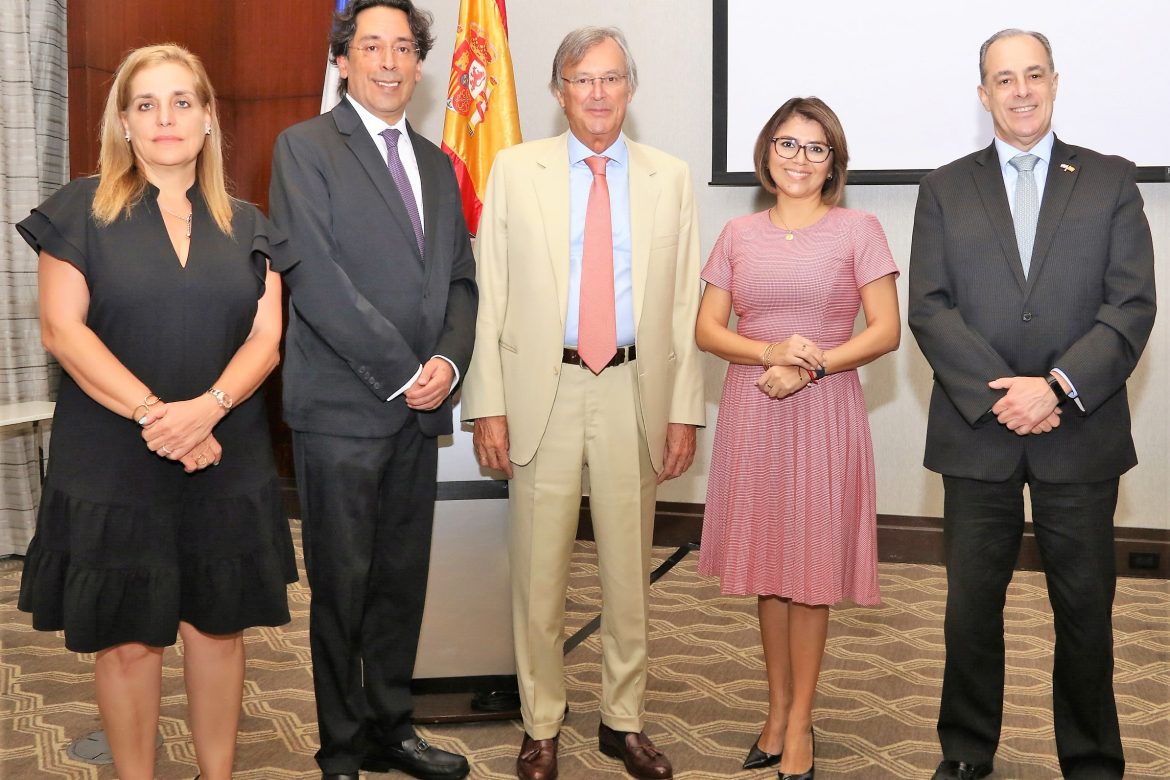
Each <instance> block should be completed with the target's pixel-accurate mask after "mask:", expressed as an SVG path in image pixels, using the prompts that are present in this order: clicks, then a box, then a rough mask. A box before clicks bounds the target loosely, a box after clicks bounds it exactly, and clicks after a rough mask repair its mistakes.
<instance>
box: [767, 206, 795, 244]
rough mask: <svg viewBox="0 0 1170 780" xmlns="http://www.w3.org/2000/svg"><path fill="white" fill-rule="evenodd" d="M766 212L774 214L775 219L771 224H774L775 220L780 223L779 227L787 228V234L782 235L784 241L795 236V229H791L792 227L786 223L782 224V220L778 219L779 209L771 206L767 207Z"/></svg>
mask: <svg viewBox="0 0 1170 780" xmlns="http://www.w3.org/2000/svg"><path fill="white" fill-rule="evenodd" d="M768 214H769V215H772V214H774V215H775V217H776V219H775V220H774V222H773V224H775V222H779V223H780V227H781V228H782V229H784V230H787V231H788V235H786V236H784V240H785V241H791V240H792V239H794V238H796V235H795V233H796V231H795V230H793V229H792V228H790V227H788V225H785V224H784V220H782V219H780V212H779V211H778V210H777V209H776V207H775V206H773V207H772V208H770V209H768Z"/></svg>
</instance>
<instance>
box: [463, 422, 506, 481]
mask: <svg viewBox="0 0 1170 780" xmlns="http://www.w3.org/2000/svg"><path fill="white" fill-rule="evenodd" d="M471 445H472V447H473V448H474V449H475V459H476V460H478V461H479V465H481V466H485V467H487V468H489V469H495V470H496V471H502V472H504V474H505V475H506V476H507V477H508V479H511V478H512V461H510V460H508V418H507V417H505V416H503V415H502V414H501V415H499V416H496V417H480V418H479V419H477V420H476V421H475V429H474V432H473V433H472V435H471Z"/></svg>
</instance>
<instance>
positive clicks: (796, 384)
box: [756, 333, 825, 398]
mask: <svg viewBox="0 0 1170 780" xmlns="http://www.w3.org/2000/svg"><path fill="white" fill-rule="evenodd" d="M764 354H765V355H766V358H765V359H764V361H763V362H765V363H770V364H771V367H770V368H766V369H765V371H764V373H763V374H762V375H761V376H760V378H759V379H758V380H757V381H756V387H758V388H759V389H760V392H761V393H763V394H764V395H767V396H769V397H770V398H785V397H787V396H789V395H792V394H793V393H795V392H796V391H797V390H800V389H801V388H802V387H805V386H806V385H808V384H809V382H810V379H809V376H808V374H807V373H806V370H807V371H816V370H817V369H818V368H823V367H824V365H825V351H824V350H823V349H821V348H820V347H818V346H817V345H816V344H814V343H813V342H811V341H809V340H808V339H806V338H805V337H804V336H801V335H800V334H799V333H794V334H792V335H791V336H790V337H788V338H787V339H785V340H784V341H778V342H776V343H775V344H772V345H771V346H770V347H769V348H768V349H767V350H766V351H765V353H764Z"/></svg>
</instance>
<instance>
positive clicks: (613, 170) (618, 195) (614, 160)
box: [565, 133, 634, 347]
mask: <svg viewBox="0 0 1170 780" xmlns="http://www.w3.org/2000/svg"><path fill="white" fill-rule="evenodd" d="M593 154H594V152H593V151H592V150H591V149H589V148H588V147H586V146H585V144H583V143H581V142H580V141H578V140H577V137H576V136H574V135H573V134H572V133H569V297H568V311H567V312H566V313H565V345H566V346H569V347H576V346H577V326H578V323H579V322H580V313H581V254H582V250H583V249H584V247H585V209H586V207H587V206H588V204H589V188H590V187H592V186H593V173H592V172H591V171H590V170H589V166H588V165H586V164H585V158H586V157H592V156H593ZM601 156H603V157H608V158H609V162H608V163H607V164H606V166H605V179H606V183H607V184H608V185H609V213H610V221H611V225H612V229H613V292H614V306H615V308H614V313H615V315H616V317H617V345H618V346H619V347H627V346H630V345H631V344H633V343H634V289H633V275H632V273H631V269H630V257H631V251H630V250H631V246H632V244H631V240H630V150H629V148H628V147H627V146H626V137H625V135H624V134H619V135H618V138H617V140H616V141H614V142H613V145H612V146H610V147H609V148H608V149H606V150H605V151H604V152H602V153H601Z"/></svg>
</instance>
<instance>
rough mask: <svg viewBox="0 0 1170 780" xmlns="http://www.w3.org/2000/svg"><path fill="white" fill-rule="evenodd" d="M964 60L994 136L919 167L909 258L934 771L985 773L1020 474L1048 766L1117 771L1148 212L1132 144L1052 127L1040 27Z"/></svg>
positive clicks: (1052, 77)
mask: <svg viewBox="0 0 1170 780" xmlns="http://www.w3.org/2000/svg"><path fill="white" fill-rule="evenodd" d="M979 67H980V79H981V83H980V85H979V88H978V93H979V99H980V100H981V101H982V103H983V106H984V107H985V108H986V109H987V110H988V111H989V112H990V113H991V116H992V120H993V123H994V127H995V140H994V142H993V143H992V144H991V145H990V146H988V147H987V148H985V149H983V150H981V151H978V152H975V153H974V154H971V155H968V156H967V157H963V158H962V159H959V160H956V161H955V162H953V163H950V164H949V165H945V166H943V167H942V168H939V169H938V170H937V171H934V172H933V173H931V174H930V175H928V176H927V177H925V178H924V179H923V180H922V184H921V188H920V190H919V196H918V207H917V213H916V215H915V221H914V239H913V247H912V250H911V258H910V306H909V323H910V328H911V330H913V332H914V335H915V337H916V338H917V340H918V344H919V346H920V347H921V348H922V352H923V353H924V354H925V355H926V358H927V360H928V361H929V362H930V365H931V367H932V368H933V369H934V377H935V382H934V392H933V394H932V396H931V402H930V416H929V421H928V428H927V441H926V458H925V465H926V467H927V468H929V469H931V470H933V471H937V472H940V473H941V474H942V475H943V485H944V488H945V494H946V495H945V507H944V518H943V523H944V542H945V548H946V563H947V582H948V594H947V611H946V623H945V640H946V668H945V671H944V676H943V690H942V702H941V708H940V712H939V718H938V734H939V740H940V742H941V744H942V750H943V758H944V760H943V761H942V763H940V764H939V766H938V769H937V770H936V771H935V774H934V778H935V780H950V779H952V778H958V779H959V780H972V779H973V778H981V777H985V776H987V775H988V774H990V773H991V772H992V768H993V758H994V756H995V752H996V748H997V746H998V742H999V734H1000V724H1001V720H1002V713H1003V685H1004V635H1003V626H1004V622H1003V607H1004V599H1005V593H1006V590H1007V586H1008V583H1009V582H1010V581H1011V577H1012V570H1013V567H1014V564H1015V562H1016V558H1017V554H1018V552H1019V549H1020V540H1021V536H1022V532H1023V528H1024V506H1023V496H1022V490H1023V486H1024V485H1025V484H1027V485H1028V487H1029V492H1030V495H1031V502H1032V522H1033V528H1034V531H1035V536H1036V542H1037V545H1038V546H1039V549H1040V553H1041V557H1042V559H1043V562H1044V570H1045V575H1046V577H1047V582H1048V591H1049V599H1050V602H1051V604H1052V609H1053V613H1054V618H1055V628H1056V652H1055V657H1054V659H1053V672H1052V677H1053V681H1052V697H1053V714H1054V721H1055V727H1056V743H1057V754H1058V757H1059V760H1060V767H1061V771H1062V772H1063V774H1064V776H1065V777H1067V778H1077V779H1079V780H1087V779H1088V778H1093V780H1100V779H1101V778H1120V777H1121V776H1122V772H1123V770H1124V767H1125V761H1124V757H1123V755H1122V748H1121V738H1120V735H1119V728H1118V720H1117V707H1116V704H1115V701H1114V696H1113V636H1112V606H1113V594H1114V587H1115V580H1116V572H1115V566H1114V557H1113V556H1114V553H1113V513H1114V510H1115V508H1116V504H1117V492H1118V482H1119V477H1120V475H1121V474H1123V473H1124V472H1126V471H1127V470H1129V469H1130V468H1132V467H1133V466H1134V465H1135V464H1136V463H1137V455H1136V453H1135V450H1134V445H1133V439H1132V438H1131V436H1130V416H1129V402H1128V399H1127V396H1126V380H1127V379H1128V378H1129V376H1130V374H1131V373H1132V372H1133V370H1134V367H1135V366H1136V364H1137V361H1138V358H1139V357H1140V356H1141V353H1142V350H1143V348H1144V347H1145V344H1146V339H1147V338H1148V336H1149V334H1150V330H1151V328H1152V326H1153V322H1154V312H1155V303H1154V258H1153V245H1152V241H1151V237H1150V229H1149V225H1148V224H1147V221H1146V217H1145V214H1144V211H1143V206H1142V198H1141V194H1140V192H1139V191H1138V187H1137V185H1136V183H1135V178H1134V166H1133V164H1132V163H1130V162H1129V161H1127V160H1124V159H1121V158H1119V157H1109V156H1105V155H1102V154H1098V153H1097V152H1093V151H1091V150H1089V149H1083V148H1080V147H1075V146H1070V145H1068V144H1065V143H1064V142H1063V141H1061V140H1060V139H1058V138H1056V136H1055V135H1054V134H1053V132H1052V109H1053V104H1054V101H1055V98H1056V91H1057V86H1058V76H1057V73H1056V71H1055V69H1054V66H1053V60H1052V49H1051V46H1050V45H1049V42H1048V40H1047V38H1045V37H1044V36H1043V35H1041V34H1040V33H1035V32H1026V31H1021V30H1004V31H1001V32H999V33H996V34H995V35H994V36H992V37H991V38H990V39H989V40H988V41H987V42H986V43H985V44H984V45H983V47H982V49H981V50H980V55H979ZM1119 140H1120V137H1119Z"/></svg>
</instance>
